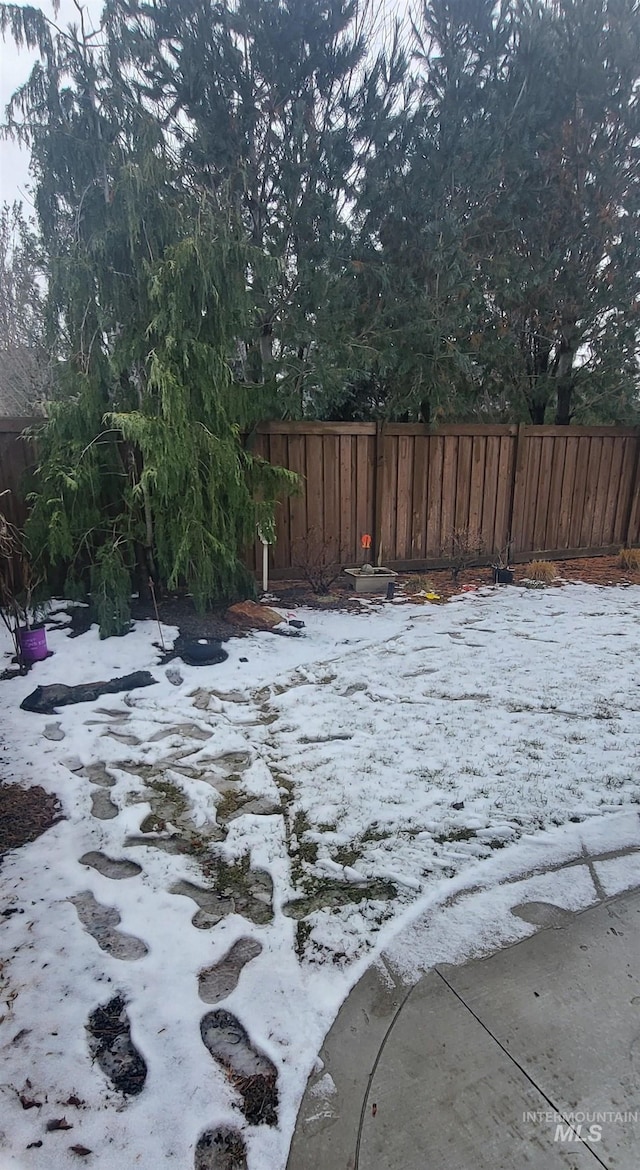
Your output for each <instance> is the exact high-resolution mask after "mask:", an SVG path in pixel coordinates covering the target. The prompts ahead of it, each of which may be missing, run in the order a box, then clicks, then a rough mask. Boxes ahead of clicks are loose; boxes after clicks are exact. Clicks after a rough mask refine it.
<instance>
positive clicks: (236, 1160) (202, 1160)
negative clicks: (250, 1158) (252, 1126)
mask: <svg viewBox="0 0 640 1170" xmlns="http://www.w3.org/2000/svg"><path fill="white" fill-rule="evenodd" d="M193 1165H194V1170H247V1151H246V1146H245V1144H244V1141H243V1139H242V1136H241V1135H240V1134H239V1133H238V1131H237V1130H236V1129H228V1128H226V1127H224V1128H223V1127H221V1128H220V1129H210V1130H207V1132H206V1133H203V1134H202V1136H201V1137H200V1138H198V1144H197V1146H196V1153H195V1158H194V1163H193Z"/></svg>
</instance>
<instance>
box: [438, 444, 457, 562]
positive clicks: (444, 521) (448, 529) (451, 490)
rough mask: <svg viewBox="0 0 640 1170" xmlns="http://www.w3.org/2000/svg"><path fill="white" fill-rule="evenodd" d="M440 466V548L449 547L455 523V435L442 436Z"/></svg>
mask: <svg viewBox="0 0 640 1170" xmlns="http://www.w3.org/2000/svg"><path fill="white" fill-rule="evenodd" d="M443 443H444V452H443V466H442V510H441V513H440V518H441V527H440V548H441V549H445V548H448V547H450V545H451V536H452V533H453V529H454V527H455V522H456V481H457V473H458V439H457V437H456V436H455V435H445V436H444V440H443Z"/></svg>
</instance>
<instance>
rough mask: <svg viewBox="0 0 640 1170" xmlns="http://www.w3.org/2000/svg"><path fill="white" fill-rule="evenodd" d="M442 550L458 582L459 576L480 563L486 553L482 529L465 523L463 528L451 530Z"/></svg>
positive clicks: (452, 574) (454, 578)
mask: <svg viewBox="0 0 640 1170" xmlns="http://www.w3.org/2000/svg"><path fill="white" fill-rule="evenodd" d="M440 551H441V553H442V556H443V557H446V559H447V560H448V561H449V564H450V566H451V576H452V577H453V580H454V581H456V582H457V580H458V577H459V576H460V574H461V573H463V572H464V570H465V569H470V568H472V567H473V566H474V565H477V564H479V563H480V561H481V559H482V558H483V556H484V555H485V546H484V541H483V539H482V535H481V533H480V531H479V530H478V529H477V528H474V527H471V526H469V525H465V526H464V527H462V528H451V529H450V530H449V532H448V533H447V535H446V537H445V539H444V541H443V543H442V546H441V550H440Z"/></svg>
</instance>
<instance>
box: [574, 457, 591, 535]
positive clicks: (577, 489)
mask: <svg viewBox="0 0 640 1170" xmlns="http://www.w3.org/2000/svg"><path fill="white" fill-rule="evenodd" d="M590 447H591V439H590V438H589V436H588V435H585V436H583V437H581V438H579V439H578V454H577V456H576V476H575V480H574V486H573V503H572V514H571V523H570V525H569V544H570V545H571V547H572V548H581V547H583V546H582V545H581V543H580V534H581V532H582V522H583V518H584V501H585V494H586V490H587V473H588V470H589V449H590Z"/></svg>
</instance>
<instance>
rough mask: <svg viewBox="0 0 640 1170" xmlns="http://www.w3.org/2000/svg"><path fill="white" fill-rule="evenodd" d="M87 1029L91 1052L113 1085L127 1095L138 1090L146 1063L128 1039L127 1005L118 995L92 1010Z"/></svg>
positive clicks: (134, 1093)
mask: <svg viewBox="0 0 640 1170" xmlns="http://www.w3.org/2000/svg"><path fill="white" fill-rule="evenodd" d="M87 1032H88V1033H89V1037H90V1040H89V1046H90V1048H91V1052H92V1055H93V1056H94V1058H95V1059H96V1060H97V1062H98V1064H99V1065H100V1068H101V1069H102V1071H103V1073H104V1074H105V1076H106V1077H108V1079H109V1080H110V1081H111V1084H112V1085H113V1087H114V1089H117V1090H118V1091H119V1092H120V1093H124V1094H125V1095H126V1096H129V1097H135V1096H137V1095H138V1093H141V1092H142V1090H143V1088H144V1083H145V1081H146V1079H147V1066H146V1064H145V1061H144V1059H143V1058H142V1056H141V1055H140V1053H139V1052H138V1050H137V1048H135V1046H134V1044H133V1041H132V1039H131V1026H130V1024H129V1017H128V1015H127V1007H126V1004H125V1001H124V999H123V998H122V996H121V995H116V996H114V998H113V999H111V1000H109V1003H106V1004H105V1005H104V1007H97V1008H96V1009H95V1011H94V1012H92V1013H91V1015H90V1016H89V1023H88V1024H87Z"/></svg>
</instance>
